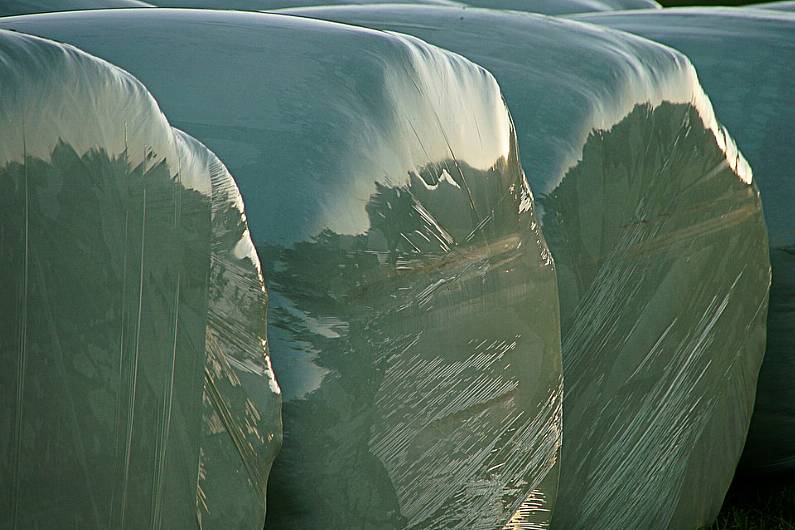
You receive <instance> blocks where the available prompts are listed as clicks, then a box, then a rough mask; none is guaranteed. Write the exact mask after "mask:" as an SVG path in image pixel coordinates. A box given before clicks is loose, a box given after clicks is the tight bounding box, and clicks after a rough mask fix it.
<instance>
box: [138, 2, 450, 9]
mask: <svg viewBox="0 0 795 530" xmlns="http://www.w3.org/2000/svg"><path fill="white" fill-rule="evenodd" d="M394 1H395V0H336V1H334V0H332V1H331V2H330V1H329V0H150V2H149V3H151V4H153V5H156V6H159V7H193V8H203V9H239V10H241V11H259V10H268V9H280V8H285V7H295V6H306V5H318V4H328V3H338V4H388V3H394ZM407 1H410V2H411V3H414V4H430V5H461V4H459V2H457V1H456V0H407Z"/></svg>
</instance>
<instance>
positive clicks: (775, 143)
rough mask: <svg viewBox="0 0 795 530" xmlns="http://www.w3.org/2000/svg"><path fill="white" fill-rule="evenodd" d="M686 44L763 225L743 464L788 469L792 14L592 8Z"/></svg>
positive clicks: (793, 361)
mask: <svg viewBox="0 0 795 530" xmlns="http://www.w3.org/2000/svg"><path fill="white" fill-rule="evenodd" d="M593 21H594V22H597V23H600V24H606V25H610V26H613V27H616V28H620V29H623V30H627V31H631V32H633V33H638V34H641V35H643V36H646V37H648V38H652V39H654V40H657V41H660V42H662V43H665V44H667V45H669V46H672V47H675V48H677V49H679V50H681V51H682V52H684V53H686V54H687V55H688V57H690V59H691V60H692V61H693V63H694V64H695V66H696V68H698V71H699V76H700V77H701V79H702V82H703V83H704V86H705V88H706V89H707V91H708V93H709V94H710V98H711V99H712V101H713V102H714V105H715V108H716V110H717V112H718V113H719V115H720V117H721V120H722V121H723V122H724V123H725V124H727V126H729V127H730V128H731V129H732V131H735V132H734V136H735V137H736V139H737V142H738V144H739V145H741V146H742V147H743V152H744V153H745V154H746V155H747V156H748V160H749V161H750V163H751V165H752V166H753V168H754V175H755V180H756V182H757V184H758V186H759V189H760V192H761V194H762V199H763V201H764V214H765V219H766V221H767V227H768V230H769V232H770V259H771V262H772V265H773V283H772V285H771V289H770V313H769V316H768V321H767V330H768V331H767V351H766V353H765V361H764V364H763V365H762V370H761V372H760V374H759V385H758V391H757V399H756V406H755V410H754V415H753V419H752V422H751V429H750V432H749V434H748V441H747V443H746V449H745V453H744V457H743V461H742V464H743V467H744V468H747V469H751V470H756V471H784V470H795V384H793V381H795V313H793V307H792V296H793V290H795V260H793V253H794V252H793V251H794V249H795V217H794V216H793V209H792V205H793V203H795V181H794V180H793V178H792V177H793V169H792V168H793V167H795V155H793V152H792V145H793V143H795V106H793V94H795V74H794V73H793V68H792V65H793V64H795V14H789V13H775V12H772V11H769V12H766V11H759V10H751V9H676V10H671V11H666V12H665V14H664V15H661V16H658V15H656V14H653V13H644V14H643V15H641V16H637V17H635V16H629V15H627V16H615V17H595V18H594V19H593Z"/></svg>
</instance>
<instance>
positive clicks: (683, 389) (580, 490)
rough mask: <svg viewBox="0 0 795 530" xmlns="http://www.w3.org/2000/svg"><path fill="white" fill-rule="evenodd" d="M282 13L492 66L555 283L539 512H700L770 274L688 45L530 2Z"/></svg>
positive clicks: (745, 405) (754, 201)
mask: <svg viewBox="0 0 795 530" xmlns="http://www.w3.org/2000/svg"><path fill="white" fill-rule="evenodd" d="M284 12H291V13H295V14H300V15H301V16H305V17H319V18H327V19H331V20H336V21H342V22H350V23H354V24H358V25H364V26H370V27H375V28H380V29H387V30H392V31H402V32H406V33H410V34H412V35H415V36H418V37H420V38H423V39H426V40H428V41H429V42H431V43H433V44H436V45H438V46H441V47H444V48H447V49H450V50H452V51H454V52H456V53H460V54H462V55H464V56H466V57H467V58H469V59H472V60H473V61H475V62H477V63H478V64H481V65H482V66H484V67H485V68H487V69H489V70H490V71H491V72H492V73H493V74H494V76H495V78H496V79H497V81H498V82H499V83H500V86H501V88H502V90H503V93H504V94H505V99H506V101H507V103H508V106H509V108H510V109H511V113H512V116H513V119H514V122H515V124H516V129H517V137H518V139H519V146H520V150H521V153H522V163H523V165H524V168H525V172H526V174H527V176H528V179H529V180H530V184H531V186H532V189H533V190H534V192H536V194H537V204H539V206H540V208H539V211H540V212H543V213H542V215H540V218H541V221H542V223H543V226H542V228H543V231H544V234H545V236H546V238H547V241H548V243H549V247H550V250H551V251H552V254H553V256H554V258H555V262H556V266H557V272H558V285H559V287H560V297H561V315H562V337H563V360H564V387H565V397H564V436H563V441H564V442H563V451H562V455H561V466H562V467H561V484H560V491H559V495H558V502H557V509H556V511H555V514H554V516H553V522H552V526H553V528H562V529H570V528H607V529H615V528H666V527H669V528H677V529H678V528H698V527H700V526H702V525H704V524H707V523H708V522H709V521H710V520H711V518H713V517H714V516H715V515H716V514H717V511H718V509H719V508H720V505H721V503H722V500H723V496H724V494H725V492H726V489H727V488H728V486H729V483H730V481H731V477H732V475H733V473H734V468H735V466H736V463H737V460H738V458H739V455H740V451H741V449H742V444H743V440H744V437H745V432H746V430H747V428H748V421H749V415H750V410H751V407H752V406H753V396H754V389H755V384H756V376H757V372H758V369H759V364H760V362H761V358H762V352H763V349H764V326H765V315H766V310H767V289H768V285H769V279H770V276H769V262H768V259H767V252H766V250H765V248H766V244H767V239H766V234H765V228H764V224H763V221H762V214H761V206H760V202H759V197H758V193H757V191H756V188H755V186H754V185H753V183H752V182H751V171H750V168H749V167H748V165H747V164H746V163H745V160H744V159H743V158H742V155H740V154H739V153H738V152H737V150H736V148H735V147H734V145H733V142H732V140H731V138H729V136H728V135H727V134H726V133H725V131H724V130H723V129H721V128H720V126H719V125H718V123H717V121H716V120H715V117H714V115H713V112H712V107H711V105H710V103H709V101H708V99H707V98H706V97H705V96H704V93H703V92H702V90H701V88H700V86H699V84H698V80H697V79H696V76H695V71H694V69H693V67H692V65H691V64H690V63H689V61H688V60H687V59H686V58H685V57H684V56H683V55H681V54H679V53H677V52H675V51H673V50H671V49H669V48H665V47H663V46H660V45H657V44H655V43H653V42H650V41H646V40H644V39H640V38H637V37H634V36H631V35H627V34H622V33H618V32H611V31H605V30H603V29H602V28H596V27H593V26H588V25H583V24H578V23H572V22H569V21H564V20H554V19H550V18H546V17H539V16H534V15H529V14H525V15H523V14H518V13H510V14H508V13H501V12H497V11H488V10H478V9H467V10H466V11H461V10H458V9H450V8H439V7H419V6H351V7H327V8H305V9H295V10H291V11H284ZM647 13H652V11H647ZM628 16H629V15H628ZM606 18H608V17H606Z"/></svg>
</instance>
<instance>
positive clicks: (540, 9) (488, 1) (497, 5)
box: [149, 0, 660, 15]
mask: <svg viewBox="0 0 795 530" xmlns="http://www.w3.org/2000/svg"><path fill="white" fill-rule="evenodd" d="M149 2H150V3H151V4H153V5H157V6H160V7H196V8H206V9H240V10H245V11H256V10H271V9H289V8H295V7H306V6H328V5H339V4H343V5H344V4H396V3H399V4H415V5H438V6H448V7H461V8H464V7H468V6H472V7H488V8H491V9H515V10H517V11H530V12H533V13H543V14H545V15H564V14H572V13H585V12H589V11H612V10H619V9H620V10H624V9H659V8H660V4H658V3H657V2H656V1H655V0H402V1H397V0H149Z"/></svg>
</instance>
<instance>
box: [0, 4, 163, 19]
mask: <svg viewBox="0 0 795 530" xmlns="http://www.w3.org/2000/svg"><path fill="white" fill-rule="evenodd" d="M126 7H151V4H149V3H147V2H142V1H141V0H57V1H56V2H53V1H52V0H3V2H2V3H0V17H7V16H11V15H29V14H32V13H50V12H53V11H76V10H78V9H112V8H126Z"/></svg>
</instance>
